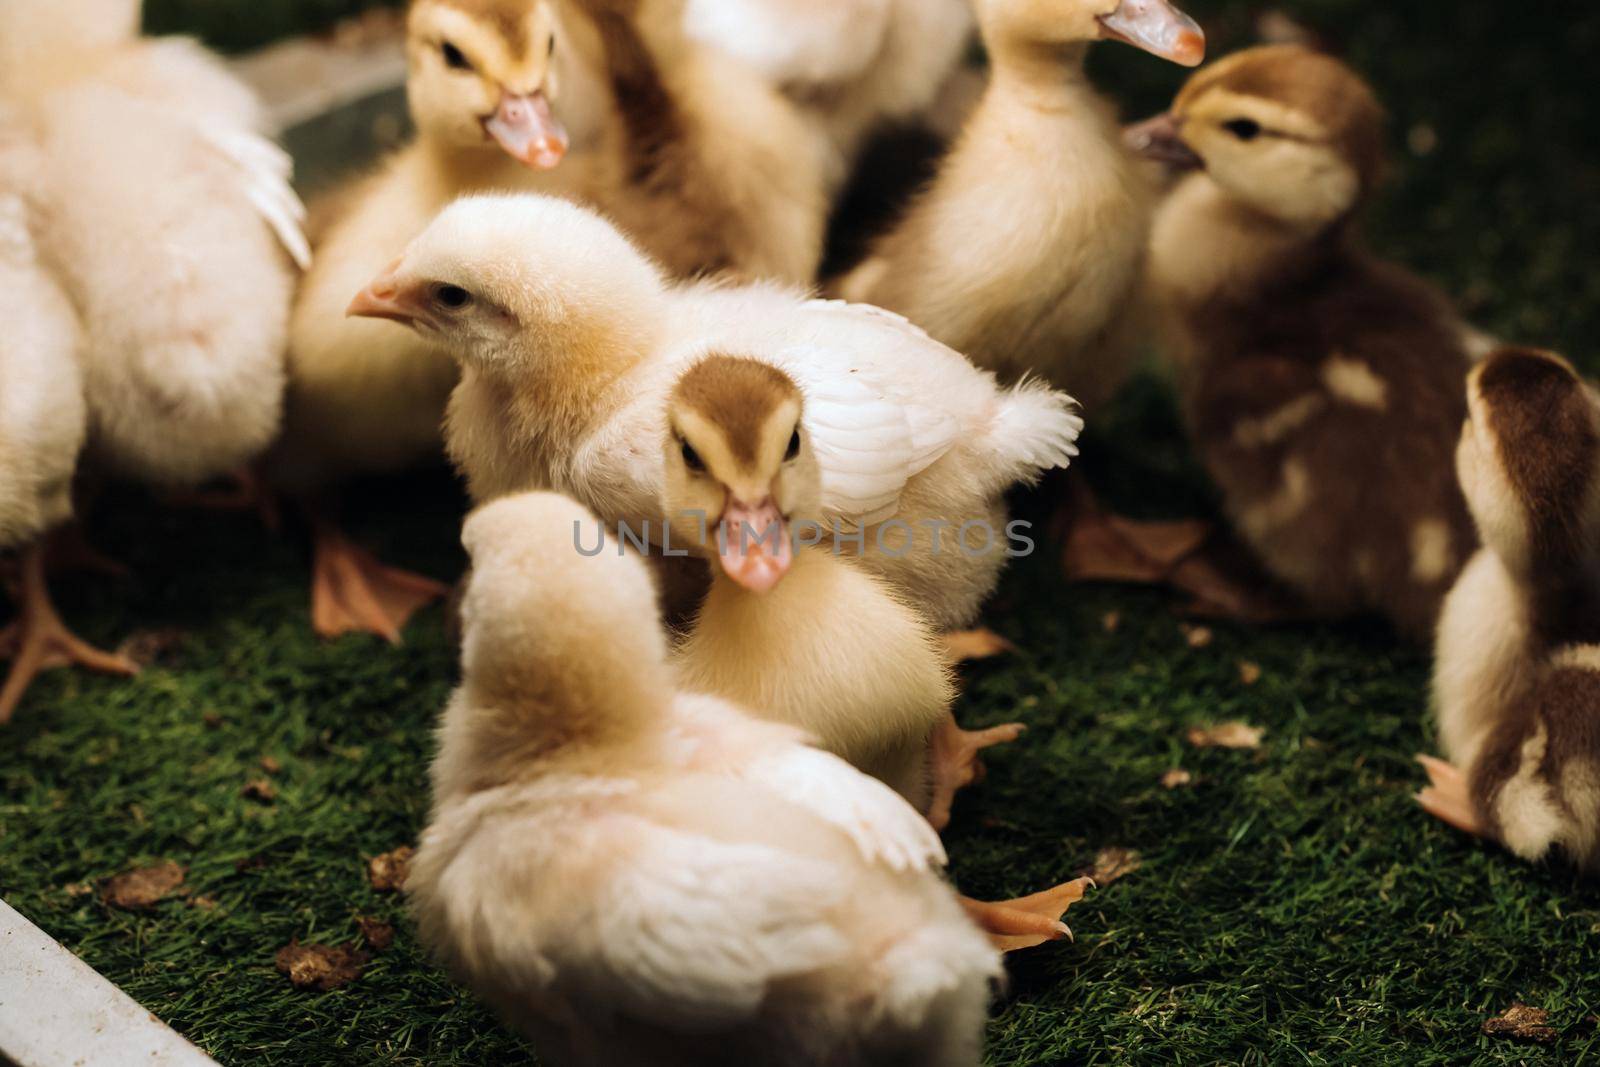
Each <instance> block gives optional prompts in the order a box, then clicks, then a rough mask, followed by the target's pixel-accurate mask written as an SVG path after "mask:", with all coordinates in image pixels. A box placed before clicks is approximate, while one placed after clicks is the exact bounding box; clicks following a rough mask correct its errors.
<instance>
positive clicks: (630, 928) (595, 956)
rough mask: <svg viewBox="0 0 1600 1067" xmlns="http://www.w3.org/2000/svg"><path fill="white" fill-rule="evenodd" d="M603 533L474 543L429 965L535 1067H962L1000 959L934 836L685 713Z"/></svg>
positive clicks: (437, 803)
mask: <svg viewBox="0 0 1600 1067" xmlns="http://www.w3.org/2000/svg"><path fill="white" fill-rule="evenodd" d="M597 521H598V520H596V519H595V518H594V516H593V515H591V514H590V513H588V512H587V511H585V510H584V509H583V508H582V507H580V506H578V505H577V504H575V503H573V502H572V501H570V500H567V499H564V498H562V497H559V496H555V495H550V494H528V495H524V496H517V497H512V498H508V499H504V500H500V501H498V502H496V503H494V504H491V505H489V506H487V507H485V508H483V509H481V510H480V511H478V512H477V513H476V514H474V515H473V516H472V517H471V518H470V519H469V520H468V522H467V525H466V531H465V535H464V538H463V540H464V541H465V543H466V545H467V548H468V550H469V552H470V553H471V555H472V563H473V572H472V578H471V580H470V582H469V584H468V587H467V591H466V594H465V598H464V601H463V611H462V613H463V619H464V625H465V636H464V642H463V647H462V670H463V681H462V684H461V686H460V688H459V689H458V690H457V691H456V693H455V695H454V696H453V697H452V699H451V701H450V704H449V706H448V707H447V708H446V710H445V713H444V718H443V722H442V724H441V726H440V731H439V737H440V749H439V756H438V759H437V760H436V762H435V764H434V767H433V787H434V808H433V813H432V817H431V819H430V821H429V825H428V828H427V830H426V831H425V832H424V834H423V836H422V841H421V847H420V848H419V850H418V852H417V855H416V858H415V860H414V861H413V864H412V867H411V872H410V876H409V879H408V881H407V890H408V892H409V894H410V896H411V899H412V903H413V906H414V908H415V912H416V915H417V920H418V927H419V931H420V934H421V937H422V939H423V941H424V943H426V944H427V945H428V946H429V948H430V949H431V950H432V951H433V952H434V953H435V954H436V955H437V956H438V957H439V958H440V959H441V960H442V961H443V962H444V963H445V964H446V966H448V967H449V969H450V971H451V972H452V973H453V974H454V975H455V976H456V977H457V978H458V979H460V980H461V981H463V982H465V983H467V984H469V985H471V986H472V987H473V988H474V989H475V990H477V991H478V992H479V993H480V994H481V995H482V996H483V997H484V998H485V999H487V1000H488V1001H489V1003H490V1004H491V1005H493V1006H494V1007H495V1009H496V1010H497V1011H498V1012H499V1013H500V1014H501V1016H502V1017H503V1018H504V1019H505V1020H506V1021H507V1022H508V1023H510V1024H511V1025H512V1026H514V1027H516V1028H517V1029H519V1030H520V1031H522V1032H523V1033H525V1034H527V1035H528V1036H529V1037H530V1038H531V1039H532V1040H533V1042H534V1044H535V1046H536V1048H537V1050H538V1052H539V1054H540V1056H541V1057H543V1058H544V1059H546V1060H547V1061H548V1062H552V1063H559V1064H584V1065H589V1064H592V1065H596V1067H599V1065H610V1064H621V1063H626V1064H630V1065H639V1067H645V1065H658V1064H683V1065H689V1064H696V1065H698V1064H712V1063H727V1064H735V1063H757V1062H759V1063H767V1064H775V1065H788V1064H793V1065H822V1064H828V1065H834V1067H845V1065H851V1064H862V1065H865V1064H881V1063H916V1064H929V1065H937V1064H950V1065H957V1064H969V1065H975V1064H977V1063H978V1062H979V1059H980V1054H981V1040H982V1030H983V1024H984V1018H985V1013H986V1006H987V1000H988V991H989V985H990V983H991V982H992V981H993V980H995V979H996V978H998V977H999V975H1000V966H999V956H998V954H997V953H996V952H995V950H994V949H993V948H992V947H991V946H990V945H989V944H988V942H987V941H986V940H985V938H984V936H983V935H982V934H981V933H980V932H979V931H978V930H977V929H976V928H975V927H974V926H973V924H972V923H971V922H970V921H969V920H968V919H967V917H966V916H965V914H964V913H963V910H962V908H961V906H960V904H959V903H958V902H957V900H956V898H955V895H954V894H953V893H952V891H951V890H950V888H949V887H948V886H947V885H946V884H945V883H944V881H943V880H942V879H941V878H940V877H939V873H938V872H939V868H940V867H941V866H942V865H943V861H944V854H943V850H942V848H941V847H940V845H939V841H938V839H937V837H936V836H935V835H934V834H933V832H932V830H931V828H930V827H929V826H928V825H927V823H926V822H925V821H924V820H923V819H922V818H921V817H920V816H919V815H917V813H916V812H914V811H913V810H912V809H911V808H910V806H909V805H907V804H906V803H905V802H904V801H902V800H901V799H900V798H899V797H897V796H895V795H894V794H893V793H892V792H891V791H890V790H888V789H887V788H885V787H884V786H882V785H881V784H880V783H878V782H875V781H873V780H872V779H870V778H867V777H866V776H864V775H861V774H859V773H858V772H856V771H854V770H852V769H851V768H850V767H849V765H848V764H846V763H844V762H843V761H841V760H838V759H837V758H835V757H833V756H830V755H827V754H825V753H822V752H819V751H817V750H815V749H812V748H809V747H807V746H806V745H804V744H803V743H802V739H801V737H800V735H799V734H798V733H797V732H795V731H793V730H792V729H789V728H785V727H781V726H777V725H773V724H769V723H762V722H759V721H757V720H755V719H752V718H750V717H749V716H747V715H745V714H743V713H742V712H741V711H740V710H739V709H737V708H736V707H734V706H732V705H730V704H726V703H724V702H722V701H720V700H717V699H714V698H711V697H704V696H696V695H692V694H689V693H686V692H682V691H680V690H678V689H677V687H676V686H675V684H674V680H673V675H672V672H671V670H670V669H669V667H668V665H667V650H666V641H665V638H664V635H663V633H662V630H661V627H660V625H659V620H658V617H657V615H656V613H655V607H654V593H653V590H652V588H651V584H650V580H649V576H648V572H647V571H646V569H645V567H644V564H643V563H642V562H641V561H640V560H638V559H637V558H635V557H630V556H622V555H618V554H615V553H611V552H602V553H600V554H598V555H593V556H586V555H584V554H582V553H581V552H579V551H578V550H577V540H576V539H577V536H578V533H579V531H580V530H582V528H584V527H586V526H592V525H593V524H594V523H596V522H597Z"/></svg>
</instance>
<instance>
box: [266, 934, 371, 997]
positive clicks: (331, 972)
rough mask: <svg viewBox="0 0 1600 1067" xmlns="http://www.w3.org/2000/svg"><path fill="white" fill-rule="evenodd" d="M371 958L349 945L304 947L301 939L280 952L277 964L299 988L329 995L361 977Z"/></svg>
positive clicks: (276, 960) (292, 942)
mask: <svg viewBox="0 0 1600 1067" xmlns="http://www.w3.org/2000/svg"><path fill="white" fill-rule="evenodd" d="M371 959H372V957H371V956H370V955H368V954H367V953H365V952H363V951H361V950H360V949H355V948H351V947H350V946H348V945H302V944H301V943H300V941H299V939H298V938H297V939H295V940H293V941H291V942H289V943H288V944H287V945H285V946H284V947H283V948H280V949H279V950H278V955H277V957H276V959H275V962H276V963H277V966H278V970H279V971H281V972H282V973H284V974H286V975H288V976H289V981H290V982H291V983H293V985H294V987H295V988H296V989H319V990H321V991H322V992H324V993H326V992H328V991H329V990H332V989H338V988H339V987H340V986H342V985H347V984H349V983H350V982H353V981H355V980H356V979H357V978H360V977H361V970H362V968H364V967H365V966H366V965H367V962H368V961H369V960H371Z"/></svg>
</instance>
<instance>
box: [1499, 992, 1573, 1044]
mask: <svg viewBox="0 0 1600 1067" xmlns="http://www.w3.org/2000/svg"><path fill="white" fill-rule="evenodd" d="M1549 1021H1550V1013H1549V1012H1547V1011H1545V1010H1544V1009H1543V1008H1534V1007H1530V1006H1529V1005H1527V1004H1524V1003H1522V1002H1521V1001H1517V1002H1516V1003H1515V1004H1512V1005H1511V1007H1509V1008H1507V1009H1506V1010H1505V1011H1503V1012H1501V1013H1500V1014H1499V1015H1496V1016H1495V1017H1494V1018H1492V1019H1486V1020H1484V1023H1483V1032H1484V1033H1485V1034H1487V1035H1488V1036H1489V1037H1509V1038H1512V1039H1513V1040H1516V1041H1533V1042H1536V1043H1538V1044H1541V1045H1548V1044H1550V1043H1551V1042H1553V1041H1554V1040H1555V1039H1556V1038H1557V1037H1558V1036H1559V1035H1558V1034H1557V1033H1556V1028H1555V1027H1553V1026H1550V1025H1548V1023H1549Z"/></svg>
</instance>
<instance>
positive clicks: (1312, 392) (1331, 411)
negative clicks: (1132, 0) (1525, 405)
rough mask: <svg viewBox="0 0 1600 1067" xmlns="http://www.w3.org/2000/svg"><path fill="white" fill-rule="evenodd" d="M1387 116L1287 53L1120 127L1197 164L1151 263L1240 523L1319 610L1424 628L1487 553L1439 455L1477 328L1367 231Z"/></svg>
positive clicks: (1212, 75)
mask: <svg viewBox="0 0 1600 1067" xmlns="http://www.w3.org/2000/svg"><path fill="white" fill-rule="evenodd" d="M1383 128H1384V114H1383V109H1382V107H1381V106H1380V105H1379V103H1378V100H1377V98H1376V97H1375V96H1374V94H1373V92H1372V90H1371V89H1370V88H1369V87H1368V86H1367V85H1366V83H1365V82H1363V81H1362V80H1361V78H1360V77H1358V76H1357V75H1356V74H1355V73H1354V72H1353V71H1351V70H1350V69H1349V68H1348V67H1346V66H1345V65H1344V64H1342V63H1340V62H1339V61H1337V60H1334V59H1331V58H1329V57H1327V56H1323V55H1319V54H1317V53H1314V52H1311V51H1309V50H1307V49H1304V48H1300V47H1296V46H1275V47H1267V48H1256V49H1251V50H1249V51H1246V52H1242V53H1240V54H1238V55H1234V56H1230V57H1229V58H1227V59H1225V60H1223V61H1221V62H1219V63H1216V64H1213V65H1212V66H1210V67H1208V68H1206V69H1205V70H1204V71H1202V72H1200V73H1199V74H1197V75H1196V76H1195V77H1194V78H1192V79H1191V80H1190V82H1189V84H1188V85H1187V86H1185V88H1184V89H1183V91H1182V92H1181V93H1180V94H1179V96H1178V98H1177V101H1176V102H1175V104H1174V105H1173V108H1172V110H1171V112H1169V113H1168V114H1166V115H1162V116H1159V117H1158V118H1156V119H1152V120H1151V121H1149V122H1147V123H1144V124H1143V125H1142V126H1140V127H1137V128H1136V129H1135V130H1133V131H1130V135H1129V136H1130V140H1131V141H1132V142H1133V143H1134V144H1136V145H1137V146H1138V147H1140V148H1141V149H1142V150H1143V151H1144V152H1145V154H1146V155H1148V156H1150V157H1152V158H1156V159H1161V160H1165V161H1167V162H1169V163H1172V164H1174V165H1175V166H1179V167H1189V168H1192V169H1195V173H1192V174H1189V175H1188V176H1187V177H1185V178H1183V179H1182V180H1181V181H1180V182H1179V183H1178V184H1177V185H1176V186H1175V188H1174V189H1173V190H1172V192H1171V194H1170V195H1169V196H1168V197H1167V199H1166V200H1165V202H1164V203H1163V204H1162V205H1161V207H1160V208H1159V210H1158V212H1157V215H1156V222H1155V228H1154V233H1153V236H1152V244H1151V263H1150V272H1151V282H1152V288H1153V290H1154V292H1155V295H1156V297H1157V299H1158V300H1159V301H1160V304H1161V306H1162V309H1163V311H1164V313H1165V318H1166V319H1167V325H1168V327H1169V334H1170V345H1171V352H1172V355H1173V357H1174V359H1175V361H1176V362H1177V364H1178V366H1179V373H1180V378H1181V381H1182V386H1181V391H1182V403H1183V407H1184V410H1185V415H1186V417H1187V421H1188V423H1189V430H1190V433H1191V434H1192V435H1193V437H1194V440H1195V443H1196V447H1197V449H1198V450H1199V452H1200V455H1201V457H1202V459H1203V461H1204V463H1205V466H1206V469H1207V470H1208V472H1209V473H1210V475H1211V477H1212V478H1213V479H1214V480H1215V482H1216V483H1217V486H1218V487H1219V488H1220V489H1221V491H1222V497H1223V507H1224V510H1225V511H1226V513H1227V516H1228V518H1229V520H1230V521H1231V523H1232V525H1233V526H1234V528H1235V529H1236V530H1237V532H1238V534H1239V535H1240V536H1241V537H1242V538H1243V540H1244V541H1245V542H1246V543H1247V545H1248V546H1249V547H1250V548H1251V549H1252V550H1253V551H1254V552H1255V554H1256V555H1257V556H1259V558H1260V560H1261V561H1262V563H1264V565H1265V566H1266V568H1267V570H1268V571H1269V572H1270V573H1271V574H1272V575H1273V576H1274V577H1276V578H1277V579H1279V580H1280V581H1282V582H1283V583H1285V584H1286V585H1287V586H1288V587H1289V588H1291V589H1292V590H1293V591H1294V592H1295V593H1297V594H1298V595H1299V596H1300V597H1301V598H1303V599H1304V601H1305V602H1306V603H1307V605H1308V606H1309V607H1310V608H1311V609H1312V610H1313V611H1314V612H1316V613H1317V614H1319V615H1329V616H1343V615H1351V614H1359V613H1366V612H1376V613H1379V614H1381V615H1383V616H1385V617H1387V618H1388V619H1389V620H1390V621H1392V622H1393V623H1394V625H1395V626H1396V627H1397V628H1398V629H1399V630H1400V631H1401V632H1403V633H1404V634H1406V635H1407V636H1409V637H1412V638H1415V639H1417V640H1426V639H1428V637H1429V636H1430V635H1431V634H1432V631H1433V625H1434V621H1435V619H1436V617H1437V615H1438V610H1439V605H1440V602H1441V601H1442V600H1443V598H1444V595H1445V593H1446V592H1448V590H1449V589H1450V586H1451V584H1452V583H1453V582H1454V580H1455V577H1456V575H1457V574H1458V573H1459V571H1460V569H1461V566H1462V564H1463V563H1464V562H1465V561H1466V559H1467V557H1468V556H1469V555H1470V553H1471V552H1472V549H1473V547H1474V545H1475V538H1474V535H1473V531H1472V524H1471V521H1470V519H1469V518H1468V516H1467V511H1466V507H1465V504H1464V503H1463V501H1462V499H1461V493H1460V490H1459V489H1458V488H1457V486H1456V483H1455V479H1454V478H1453V477H1452V474H1451V466H1450V458H1449V457H1450V450H1451V448H1452V447H1453V446H1454V441H1455V434H1456V429H1457V427H1459V426H1460V424H1461V419H1462V417H1463V415H1464V414H1465V410H1466V409H1465V404H1464V401H1463V399H1462V395H1461V381H1462V378H1463V376H1464V375H1465V374H1466V373H1467V371H1468V369H1469V368H1470V366H1471V362H1472V357H1473V354H1474V352H1473V348H1474V338H1475V336H1476V335H1474V334H1473V332H1472V331H1471V330H1470V328H1469V327H1467V326H1466V325H1464V324H1463V323H1462V321H1461V320H1460V319H1459V318H1458V317H1457V315H1456V312H1455V311H1454V309H1453V308H1452V307H1451V305H1450V303H1449V301H1448V300H1446V299H1445V297H1444V296H1443V295H1441V294H1440V293H1439V292H1438V291H1437V290H1435V289H1434V288H1433V287H1432V286H1431V285H1429V284H1427V283H1426V282H1424V281H1422V280H1421V279H1419V278H1417V277H1415V276H1414V275H1412V274H1410V273H1408V272H1406V271H1405V270H1403V269H1401V268H1400V267H1397V266H1395V265H1393V264H1390V263H1386V262H1384V261H1382V260H1380V259H1378V258H1377V257H1375V256H1374V255H1372V254H1371V253H1370V252H1368V251H1367V250H1366V249H1365V248H1364V247H1363V246H1362V244H1361V242H1360V240H1359V237H1358V234H1357V226H1356V217H1357V215H1358V213H1359V210H1360V209H1361V207H1362V206H1363V205H1364V204H1365V203H1366V201H1367V200H1368V199H1369V197H1370V196H1371V194H1372V192H1373V190H1374V189H1375V188H1376V186H1377V185H1378V182H1379V178H1380V176H1381V172H1382V169H1383V164H1384V151H1383Z"/></svg>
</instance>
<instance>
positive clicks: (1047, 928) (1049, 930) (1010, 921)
mask: <svg viewBox="0 0 1600 1067" xmlns="http://www.w3.org/2000/svg"><path fill="white" fill-rule="evenodd" d="M1093 884H1094V883H1093V882H1092V881H1090V880H1089V879H1088V878H1075V879H1073V880H1072V881H1070V882H1063V883H1061V884H1060V885H1058V886H1056V887H1055V888H1054V889H1046V890H1045V891H1044V892H1043V893H1035V894H1033V895H1032V896H1027V897H1019V898H1018V899H1016V900H1003V901H1000V902H998V903H990V902H987V901H982V900H973V899H972V898H971V897H962V898H961V906H962V907H963V908H965V909H967V915H969V916H970V917H971V918H972V921H973V922H975V923H977V924H978V926H979V927H981V928H982V929H983V932H984V933H986V934H988V935H989V941H990V942H991V943H992V944H993V945H994V947H995V948H997V949H999V950H1000V951H1001V952H1020V951H1021V950H1023V949H1026V948H1034V947H1035V946H1038V945H1042V944H1044V943H1045V942H1047V941H1059V940H1061V939H1062V938H1063V937H1065V938H1067V939H1069V940H1070V939H1071V937H1072V929H1071V928H1070V927H1069V926H1067V924H1066V923H1064V922H1062V921H1061V917H1062V916H1063V915H1065V914H1066V913H1067V909H1068V908H1070V907H1072V905H1074V904H1076V903H1077V902H1078V901H1080V900H1082V899H1083V893H1084V890H1086V889H1088V888H1089V887H1090V886H1091V885H1093Z"/></svg>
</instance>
